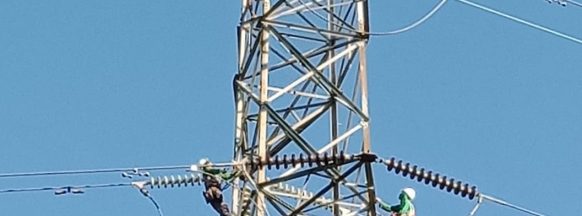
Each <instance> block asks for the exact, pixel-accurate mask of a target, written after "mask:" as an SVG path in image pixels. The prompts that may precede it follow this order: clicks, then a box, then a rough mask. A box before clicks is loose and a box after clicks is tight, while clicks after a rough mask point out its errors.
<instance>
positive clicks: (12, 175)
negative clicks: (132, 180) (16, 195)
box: [0, 165, 190, 178]
mask: <svg viewBox="0 0 582 216" xmlns="http://www.w3.org/2000/svg"><path fill="white" fill-rule="evenodd" d="M189 168H190V165H176V166H155V167H134V168H110V169H87V170H64V171H43V172H23V173H3V174H0V178H16V177H33V176H56V175H80V174H100V173H115V172H131V171H137V170H144V171H156V170H158V171H159V170H177V169H189Z"/></svg>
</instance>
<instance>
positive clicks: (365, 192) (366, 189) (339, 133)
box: [232, 0, 376, 216]
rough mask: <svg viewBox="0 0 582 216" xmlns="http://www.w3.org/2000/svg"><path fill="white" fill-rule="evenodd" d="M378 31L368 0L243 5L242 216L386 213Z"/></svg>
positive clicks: (238, 158) (238, 192)
mask: <svg viewBox="0 0 582 216" xmlns="http://www.w3.org/2000/svg"><path fill="white" fill-rule="evenodd" d="M368 29H369V24H368V1H367V0H242V10H241V17H240V25H239V29H238V39H239V50H238V52H239V61H238V62H239V64H238V73H237V74H236V76H235V78H234V81H233V85H234V90H235V101H236V129H235V144H234V156H233V157H234V161H235V162H238V163H244V164H249V163H250V164H251V165H246V166H244V167H245V168H244V169H243V170H244V172H243V173H244V176H243V178H240V179H238V180H236V181H235V187H233V198H232V209H233V210H232V212H233V215H259V216H264V215H326V214H333V215H376V209H375V207H374V206H375V205H374V203H375V190H374V181H373V174H372V168H371V163H372V162H374V160H375V159H376V157H375V155H373V154H371V153H370V146H371V145H370V138H369V137H370V132H369V124H368V123H369V114H368V99H367V98H368V88H367V74H366V46H367V42H368V36H367V32H368ZM299 153H301V154H303V155H307V158H309V157H312V159H314V160H313V161H315V162H314V163H315V164H316V166H310V167H308V166H302V165H303V163H301V164H302V165H301V166H300V165H299V164H296V165H295V166H293V165H289V166H288V164H289V163H284V167H283V168H281V167H279V164H277V166H276V167H277V168H279V169H270V168H271V167H270V166H266V164H269V163H271V164H272V163H278V162H277V161H279V158H282V160H281V161H287V162H289V161H295V160H299V158H295V156H297V155H298V154H299ZM347 153H350V154H355V155H356V156H355V157H353V156H352V157H350V158H348V159H345V157H343V155H344V154H347ZM287 155H289V157H288V156H287ZM315 155H318V157H317V158H315ZM302 158H303V156H302ZM321 158H325V159H326V160H325V162H324V161H323V160H322V159H321ZM338 158H344V159H342V160H338ZM302 160H303V159H302ZM310 163H311V162H310ZM292 164H295V163H292Z"/></svg>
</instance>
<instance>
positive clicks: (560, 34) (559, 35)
mask: <svg viewBox="0 0 582 216" xmlns="http://www.w3.org/2000/svg"><path fill="white" fill-rule="evenodd" d="M457 1H458V2H461V3H464V4H466V5H469V6H472V7H474V8H478V9H481V10H483V11H486V12H489V13H492V14H495V15H498V16H501V17H504V18H507V19H510V20H512V21H515V22H518V23H521V24H524V25H527V26H529V27H532V28H535V29H538V30H541V31H544V32H547V33H550V34H552V35H555V36H558V37H561V38H564V39H567V40H570V41H572V42H576V43H578V44H582V40H581V39H578V38H576V37H573V36H570V35H567V34H564V33H561V32H558V31H556V30H553V29H550V28H548V27H545V26H542V25H539V24H535V23H532V22H530V21H527V20H524V19H521V18H518V17H515V16H512V15H509V14H506V13H503V12H501V11H498V10H495V9H493V8H490V7H487V6H484V5H480V4H477V3H475V2H472V1H469V0H457Z"/></svg>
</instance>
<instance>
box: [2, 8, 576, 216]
mask: <svg viewBox="0 0 582 216" xmlns="http://www.w3.org/2000/svg"><path fill="white" fill-rule="evenodd" d="M483 2H485V1H483ZM435 3H436V2H435V1H430V2H429V1H383V0H375V1H373V2H372V8H371V14H372V16H371V22H372V29H373V30H375V31H383V30H391V29H396V28H399V27H402V26H404V25H406V24H407V23H410V22H412V21H413V20H415V19H417V18H418V17H420V16H421V15H423V14H424V13H426V11H428V10H429V9H430V8H431V7H432V6H433V5H434V4H435ZM486 5H488V6H491V7H494V8H497V9H500V10H502V11H506V12H510V13H511V14H514V15H517V16H519V17H522V18H526V19H528V20H531V21H535V22H537V23H540V24H543V25H546V26H550V27H552V28H555V29H557V30H559V31H562V32H567V33H569V34H572V35H575V36H578V37H582V26H581V25H580V20H582V8H576V7H566V8H562V7H559V6H557V5H555V4H553V5H550V4H548V3H547V2H546V1H544V0H536V1H519V0H508V1H489V2H486ZM239 7H240V3H239V1H235V0H223V1H199V0H189V1H184V0H175V1H134V0H127V1H112V0H100V1H73V0H52V1H40V0H36V1H34V0H32V1H31V0H3V1H0V173H9V172H24V171H43V170H69V169H86V168H109V167H133V166H151V165H175V164H189V163H193V162H196V161H197V160H198V159H199V158H201V157H205V156H208V157H210V158H212V159H214V160H219V161H228V160H230V158H231V155H232V153H231V149H232V140H233V138H232V137H233V124H234V123H233V119H234V117H233V107H234V105H233V98H232V88H231V87H232V86H231V79H232V77H233V75H234V73H235V71H236V25H237V22H238V15H239V14H238V12H239ZM368 57H369V60H368V63H369V71H368V73H369V78H370V83H369V86H370V102H371V108H370V111H371V115H372V122H371V128H372V140H373V149H374V150H375V152H377V153H378V154H380V155H382V156H391V155H394V156H398V157H400V158H403V159H405V160H408V161H412V162H414V163H416V164H419V165H422V166H425V167H427V168H430V169H433V170H437V171H440V172H442V173H445V174H448V175H450V176H453V177H455V178H457V179H463V180H466V181H468V182H471V183H474V184H476V185H478V186H479V187H480V189H481V190H482V191H483V192H487V193H489V194H493V195H497V196H499V197H502V198H504V199H506V200H509V201H512V202H514V203H517V204H520V205H523V206H526V207H530V208H533V209H535V210H539V211H541V212H543V213H546V214H548V215H572V214H577V213H578V212H582V205H580V197H582V184H580V182H579V179H581V178H582V172H580V170H581V168H580V165H581V164H582V157H580V153H582V147H581V146H582V145H581V144H582V45H580V44H576V43H573V42H571V41H567V40H564V39H561V38H558V37H555V36H552V35H550V34H547V33H544V32H540V31H537V30H534V29H531V28H529V27H525V26H523V25H520V24H516V23H514V22H511V21H508V20H506V19H503V18H500V17H497V16H494V15H491V14H487V13H484V12H482V11H479V10H476V9H474V8H470V7H468V6H465V5H462V4H460V3H458V2H455V1H450V2H449V3H447V5H445V6H444V8H443V9H442V10H441V11H440V12H438V13H437V14H436V15H435V16H434V18H432V19H431V20H429V21H428V22H427V23H425V24H424V25H422V26H421V27H419V28H417V29H414V30H413V31H410V32H407V33H404V34H400V35H396V36H391V37H383V38H372V40H371V42H370V44H369V52H368ZM375 171H376V172H375V175H376V177H377V178H376V182H377V183H379V186H378V193H379V195H380V196H382V197H383V198H384V199H385V200H387V201H395V200H396V196H397V193H398V191H399V189H400V188H402V187H404V186H412V187H415V188H416V189H417V192H418V199H417V201H416V205H417V211H418V214H419V215H422V216H427V215H467V214H468V212H469V211H470V209H471V208H472V206H473V202H469V201H467V200H464V199H461V198H458V197H457V196H453V195H451V194H448V193H446V192H441V191H440V190H437V189H433V188H432V187H427V186H425V185H424V184H418V183H416V182H412V181H409V180H407V179H404V178H402V177H399V176H396V175H393V174H390V173H387V172H385V170H384V169H383V168H381V167H378V168H377V169H376V170H375ZM156 174H163V173H156ZM126 181H127V180H125V179H122V178H121V177H120V176H119V174H111V175H98V176H80V177H59V178H26V179H23V178H19V179H0V189H5V188H18V187H33V186H53V185H54V186H58V185H79V184H86V183H110V182H126ZM152 193H153V194H154V195H155V196H156V198H157V199H158V201H159V202H160V204H161V206H162V208H163V210H164V212H165V215H166V216H173V215H214V212H213V211H211V210H210V208H209V207H208V206H206V205H205V204H204V201H203V199H202V197H201V188H200V187H195V188H186V189H184V188H182V189H167V190H155V191H152ZM0 203H1V204H0V212H2V215H61V216H69V215H70V216H72V215H87V216H91V215H152V216H153V215H156V213H155V210H154V208H153V207H152V206H151V204H150V203H149V202H148V201H147V200H146V199H145V198H143V197H142V196H141V195H140V194H139V193H138V192H136V191H135V190H133V189H129V188H122V189H104V190H92V191H87V193H86V194H85V195H82V196H63V197H55V196H53V195H52V193H51V192H43V193H20V194H0ZM478 215H480V216H497V215H520V214H519V213H518V212H515V211H512V210H508V209H504V208H501V207H499V206H494V205H489V204H486V205H485V206H483V207H482V209H481V210H480V211H479V213H478Z"/></svg>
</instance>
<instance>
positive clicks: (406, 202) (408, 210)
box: [376, 188, 416, 216]
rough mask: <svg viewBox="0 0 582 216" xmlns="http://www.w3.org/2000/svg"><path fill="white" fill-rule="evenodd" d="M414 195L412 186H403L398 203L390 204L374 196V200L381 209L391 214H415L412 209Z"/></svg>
mask: <svg viewBox="0 0 582 216" xmlns="http://www.w3.org/2000/svg"><path fill="white" fill-rule="evenodd" d="M415 196H416V192H415V191H414V189H412V188H404V189H402V192H400V195H399V196H398V198H399V199H400V204H398V205H395V206H391V205H389V204H387V203H385V202H383V201H382V199H380V198H376V202H378V205H379V206H380V208H381V209H384V210H385V211H387V212H390V213H392V216H415V215H416V212H415V210H414V205H413V204H412V200H414V197H415Z"/></svg>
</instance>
